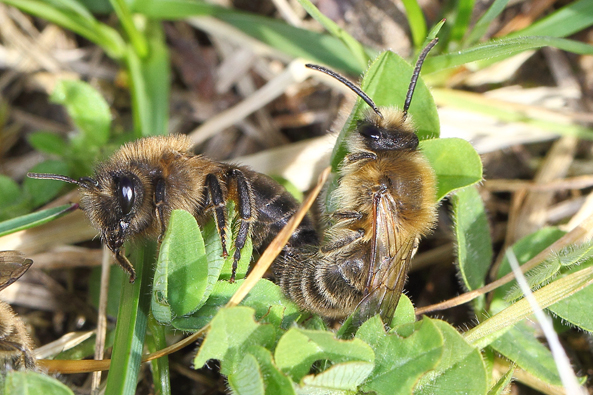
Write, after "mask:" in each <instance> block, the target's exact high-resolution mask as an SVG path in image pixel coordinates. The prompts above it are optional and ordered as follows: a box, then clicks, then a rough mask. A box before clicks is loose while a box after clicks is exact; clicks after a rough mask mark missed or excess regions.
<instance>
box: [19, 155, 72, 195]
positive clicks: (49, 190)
mask: <svg viewBox="0 0 593 395" xmlns="http://www.w3.org/2000/svg"><path fill="white" fill-rule="evenodd" d="M30 172H31V173H52V174H62V175H68V174H69V173H70V172H69V169H68V165H66V163H64V162H62V161H59V160H46V161H45V162H41V163H38V164H36V165H35V166H33V168H31V170H30ZM64 185H65V183H64V182H62V181H54V180H36V179H33V178H25V179H24V181H23V191H24V192H25V195H26V196H28V197H29V198H30V201H31V205H32V206H33V207H39V206H41V205H42V204H45V203H47V202H49V201H51V200H52V199H53V198H54V197H56V196H58V194H59V193H60V191H61V190H62V188H64Z"/></svg>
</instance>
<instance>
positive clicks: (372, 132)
mask: <svg viewBox="0 0 593 395" xmlns="http://www.w3.org/2000/svg"><path fill="white" fill-rule="evenodd" d="M360 134H361V135H362V136H364V137H366V138H369V139H373V140H379V138H381V130H380V129H379V128H378V127H376V126H375V125H369V124H367V125H363V126H361V127H360Z"/></svg>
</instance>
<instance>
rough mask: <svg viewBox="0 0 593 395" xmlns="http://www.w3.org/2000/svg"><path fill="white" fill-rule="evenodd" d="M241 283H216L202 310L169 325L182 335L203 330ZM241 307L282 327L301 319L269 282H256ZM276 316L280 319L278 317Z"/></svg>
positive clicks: (278, 289) (292, 306)
mask: <svg viewBox="0 0 593 395" xmlns="http://www.w3.org/2000/svg"><path fill="white" fill-rule="evenodd" d="M243 281H244V280H238V281H236V282H234V283H232V284H231V283H229V282H228V281H217V282H216V284H215V285H214V289H213V290H212V293H211V295H210V297H209V298H208V300H207V301H206V303H205V304H204V306H202V307H201V308H200V309H199V310H198V311H196V312H195V313H194V314H191V315H189V316H186V317H177V318H175V319H174V320H173V322H172V324H173V326H174V327H175V328H177V329H180V330H184V331H196V330H198V329H201V328H203V327H204V326H205V325H207V324H208V323H209V322H210V321H211V320H212V318H213V317H214V316H215V315H216V313H217V312H218V310H220V308H221V307H224V306H225V305H226V304H227V302H228V301H229V300H230V298H231V297H232V296H233V294H234V293H235V292H236V291H237V289H239V287H240V286H241V284H242V283H243ZM241 305H242V306H248V307H251V308H252V309H254V310H255V312H256V314H255V316H256V318H257V319H258V320H259V319H262V317H264V316H266V320H267V321H268V322H277V321H281V322H282V323H283V324H282V326H283V327H287V326H289V325H290V324H292V323H293V322H294V321H295V320H296V319H297V318H298V317H299V315H300V312H299V309H298V307H297V306H296V305H295V304H294V303H292V302H290V301H289V300H288V299H286V297H285V296H284V294H283V292H282V290H281V289H280V287H278V286H277V285H275V284H273V283H272V282H270V281H268V280H260V281H258V282H257V284H255V286H254V287H253V288H252V289H251V291H250V292H249V294H247V296H246V297H245V299H243V301H242V302H241ZM271 306H280V307H281V309H280V312H279V311H278V310H276V309H271V308H270V307H271ZM279 313H281V314H282V315H278V314H279Z"/></svg>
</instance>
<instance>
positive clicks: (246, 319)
mask: <svg viewBox="0 0 593 395" xmlns="http://www.w3.org/2000/svg"><path fill="white" fill-rule="evenodd" d="M253 318H254V317H253V310H252V309H250V308H248V307H241V306H239V307H234V308H223V309H220V310H219V312H218V314H217V315H216V316H215V317H214V318H213V319H212V321H211V322H210V331H209V332H208V335H207V336H206V338H205V339H204V342H203V343H202V346H201V347H200V351H198V355H197V356H196V358H195V360H194V366H196V367H197V368H199V367H202V366H203V365H204V364H205V363H206V362H207V361H208V360H209V359H218V360H220V361H221V362H222V365H221V372H222V373H223V374H225V375H229V374H231V373H234V372H236V370H237V369H240V368H241V362H242V361H243V358H244V356H245V354H246V352H247V350H248V348H249V347H251V346H254V345H261V346H264V347H269V346H271V345H272V342H273V340H274V339H275V329H274V328H273V327H272V325H269V324H264V325H260V324H258V323H257V322H255V321H254V319H253ZM246 363H248V364H249V363H252V361H248V362H246Z"/></svg>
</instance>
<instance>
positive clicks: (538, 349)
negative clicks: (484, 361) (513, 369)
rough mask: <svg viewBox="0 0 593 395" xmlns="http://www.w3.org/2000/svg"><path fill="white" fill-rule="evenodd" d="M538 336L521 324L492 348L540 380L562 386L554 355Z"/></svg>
mask: <svg viewBox="0 0 593 395" xmlns="http://www.w3.org/2000/svg"><path fill="white" fill-rule="evenodd" d="M536 336H537V334H536V333H535V330H534V329H533V328H532V327H530V326H529V325H527V324H526V323H524V322H520V323H519V324H517V325H515V327H514V328H512V329H511V330H509V331H508V332H506V333H505V334H504V335H502V336H501V337H499V338H498V339H496V340H495V341H494V342H492V343H491V344H490V346H491V347H492V348H493V349H495V350H496V351H497V352H499V353H500V354H502V355H504V356H505V357H506V358H508V359H510V360H511V361H513V362H514V363H515V364H517V366H519V367H520V368H522V369H524V370H526V371H527V372H529V373H531V374H532V375H534V376H535V377H537V378H539V379H540V380H543V381H545V382H546V383H548V384H551V385H562V382H561V380H560V376H559V375H558V369H557V368H556V363H555V362H554V357H553V356H552V353H551V352H550V350H548V348H547V347H545V346H544V345H543V344H542V343H541V342H540V341H539V340H538V339H537V337H536Z"/></svg>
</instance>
